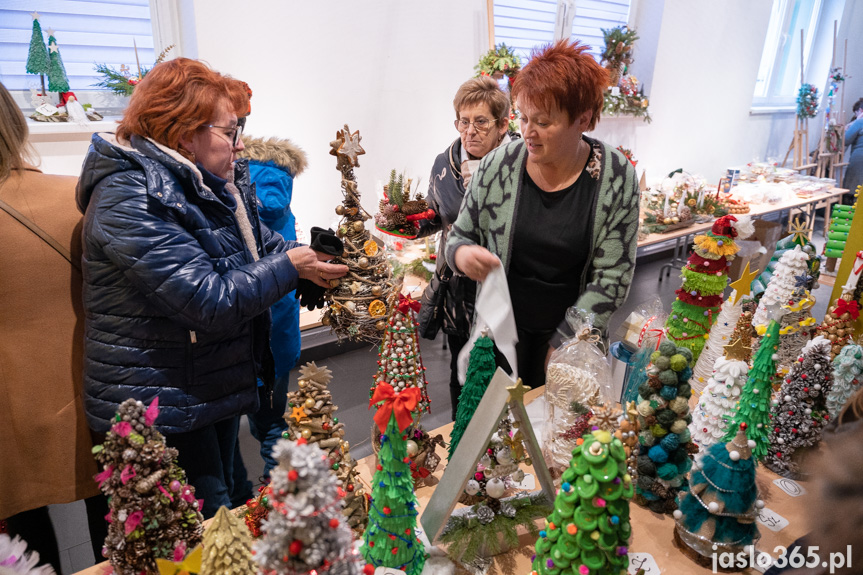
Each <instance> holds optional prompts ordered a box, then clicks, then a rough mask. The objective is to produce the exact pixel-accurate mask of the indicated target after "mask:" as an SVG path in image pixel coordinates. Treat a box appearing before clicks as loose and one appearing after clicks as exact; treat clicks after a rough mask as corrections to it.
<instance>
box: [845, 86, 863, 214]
mask: <svg viewBox="0 0 863 575" xmlns="http://www.w3.org/2000/svg"><path fill="white" fill-rule="evenodd" d="M851 109H852V111H853V112H854V119H853V120H851V122H849V123H848V125H846V126H845V147H846V148H847V150H846V151H845V153H846V154H848V156H847V159H846V161H847V162H848V167H847V168H846V169H845V178H844V179H843V180H842V187H843V188H845V189H847V190H848V191H849V192H851V193H850V194H846V197H849V196H851V195H852V194H853V193H854V191H855V190H856V189H857V186H859V185H860V184H863V98H860V99H859V100H857V101H856V102H854V106H853V107H852V108H851ZM852 202H853V200H852Z"/></svg>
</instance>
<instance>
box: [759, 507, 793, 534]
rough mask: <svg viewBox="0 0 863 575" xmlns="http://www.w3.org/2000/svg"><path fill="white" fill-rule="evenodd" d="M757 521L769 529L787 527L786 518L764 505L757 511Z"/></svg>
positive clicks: (778, 529)
mask: <svg viewBox="0 0 863 575" xmlns="http://www.w3.org/2000/svg"><path fill="white" fill-rule="evenodd" d="M758 522H759V523H760V524H762V525H764V526H765V527H767V528H768V529H769V530H771V531H782V530H783V529H785V528H786V527H788V520H787V519H785V518H784V517H782V516H781V515H779V514H778V513H776V512H775V511H773V510H772V509H767V508H766V507H765V508H764V509H762V510H760V511H759V512H758Z"/></svg>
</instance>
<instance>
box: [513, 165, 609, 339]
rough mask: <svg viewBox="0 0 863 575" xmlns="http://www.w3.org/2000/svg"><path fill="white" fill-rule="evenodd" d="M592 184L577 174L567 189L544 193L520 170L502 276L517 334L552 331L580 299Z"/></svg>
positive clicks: (587, 242) (586, 177) (588, 240)
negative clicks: (504, 275)
mask: <svg viewBox="0 0 863 575" xmlns="http://www.w3.org/2000/svg"><path fill="white" fill-rule="evenodd" d="M588 163H589V162H588ZM593 183H594V182H593V180H592V179H591V178H590V174H588V173H587V171H582V172H581V175H580V176H579V177H578V179H577V180H576V181H575V183H574V184H572V185H571V186H569V187H568V188H565V189H563V190H560V191H556V192H546V191H543V190H541V189H540V188H539V186H537V185H536V183H535V182H534V181H533V180H532V179H531V178H530V176H529V175H528V173H527V169H526V168H525V172H524V180H523V183H522V188H521V190H520V191H519V198H518V205H517V207H516V210H517V211H516V217H515V229H514V233H513V242H512V259H511V260H510V265H509V272H508V276H507V279H508V284H509V292H510V296H511V298H512V307H513V312H514V314H515V323H516V326H518V328H519V329H527V330H531V331H553V330H554V329H555V328H556V327H557V326H558V325H559V324H560V322H561V321H563V317H564V314H565V313H566V310H567V308H569V307H570V306H572V305H573V304H574V303H575V301H576V300H577V299H578V296H579V295H581V294H580V291H581V277H582V272H583V271H584V266H585V265H587V262H588V250H589V246H590V238H591V234H592V233H593V230H592V223H593V222H592V221H591V218H590V214H591V207H592V206H593V194H594V190H595V186H594V185H593Z"/></svg>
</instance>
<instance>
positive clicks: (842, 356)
mask: <svg viewBox="0 0 863 575" xmlns="http://www.w3.org/2000/svg"><path fill="white" fill-rule="evenodd" d="M861 383H863V347H861V346H859V345H857V344H856V343H849V344H848V345H846V346H845V347H843V348H842V351H840V352H839V355H837V356H836V357H835V358H834V359H833V385H832V386H831V388H830V391H829V392H828V394H827V411H828V413H829V414H830V419H831V420H832V419H836V418H837V417H839V414H840V413H841V411H842V408H843V407H845V405H846V404H847V403H848V400H849V399H851V396H852V395H854V394H855V393H856V392H857V391H858V390H859V389H860V384H861Z"/></svg>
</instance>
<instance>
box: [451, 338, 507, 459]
mask: <svg viewBox="0 0 863 575" xmlns="http://www.w3.org/2000/svg"><path fill="white" fill-rule="evenodd" d="M495 369H496V364H495V359H494V342H493V341H492V340H491V338H490V337H488V330H483V333H482V335H481V336H480V337H479V338H477V340H476V341H475V342H474V344H473V348H472V349H471V351H470V361H469V362H468V366H467V375H466V376H465V380H464V385H463V386H462V388H461V393H460V394H459V396H458V409H457V410H456V416H455V422H454V423H453V427H452V432H451V433H450V443H449V451H448V454H447V460H449V459H452V454H453V453H455V450H456V448H457V447H458V444H459V442H460V441H461V438H462V436H463V435H464V430H465V429H467V426H468V423H470V420H471V419H472V418H473V414H474V413H475V412H476V408H477V406H479V402H480V401H482V396H483V394H485V390H486V389H488V384H489V383H491V378H492V377H493V376H494V371H495Z"/></svg>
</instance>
